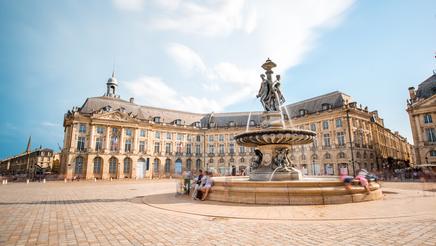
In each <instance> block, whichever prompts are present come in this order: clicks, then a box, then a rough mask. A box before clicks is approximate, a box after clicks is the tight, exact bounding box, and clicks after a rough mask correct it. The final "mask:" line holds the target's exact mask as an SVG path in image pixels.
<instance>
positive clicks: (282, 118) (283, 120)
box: [274, 91, 286, 128]
mask: <svg viewBox="0 0 436 246" xmlns="http://www.w3.org/2000/svg"><path fill="white" fill-rule="evenodd" d="M274 94H276V99H277V102H278V104H279V109H280V119H281V120H282V125H283V128H286V125H285V117H283V111H282V105H281V104H280V98H279V94H277V91H274Z"/></svg>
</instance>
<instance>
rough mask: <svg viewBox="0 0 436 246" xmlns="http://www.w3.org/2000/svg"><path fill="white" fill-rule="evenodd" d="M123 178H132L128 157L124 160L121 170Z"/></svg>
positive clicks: (130, 162) (130, 160)
mask: <svg viewBox="0 0 436 246" xmlns="http://www.w3.org/2000/svg"><path fill="white" fill-rule="evenodd" d="M123 173H124V178H131V177H132V159H130V158H129V157H126V158H124V168H123Z"/></svg>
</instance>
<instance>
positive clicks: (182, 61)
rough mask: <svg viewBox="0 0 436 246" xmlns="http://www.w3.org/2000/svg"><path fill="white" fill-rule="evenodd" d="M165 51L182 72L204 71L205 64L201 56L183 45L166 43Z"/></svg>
mask: <svg viewBox="0 0 436 246" xmlns="http://www.w3.org/2000/svg"><path fill="white" fill-rule="evenodd" d="M167 52H168V54H169V55H170V56H171V57H172V59H173V60H174V61H175V62H176V63H177V64H178V65H179V66H180V67H181V68H182V71H184V72H192V71H193V70H198V71H200V72H205V71H206V65H205V64H204V62H203V60H202V59H201V57H200V56H199V55H198V54H197V53H196V52H195V51H194V50H192V49H191V48H189V47H187V46H185V45H182V44H178V43H172V44H170V45H168V47H167Z"/></svg>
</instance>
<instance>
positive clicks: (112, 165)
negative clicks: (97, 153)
mask: <svg viewBox="0 0 436 246" xmlns="http://www.w3.org/2000/svg"><path fill="white" fill-rule="evenodd" d="M117 165H118V160H117V158H115V157H111V158H110V159H109V177H110V178H115V179H116V178H117V169H118V168H117Z"/></svg>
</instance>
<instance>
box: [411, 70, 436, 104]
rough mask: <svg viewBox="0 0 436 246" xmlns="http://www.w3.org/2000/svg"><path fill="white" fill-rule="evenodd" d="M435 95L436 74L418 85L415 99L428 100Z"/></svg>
mask: <svg viewBox="0 0 436 246" xmlns="http://www.w3.org/2000/svg"><path fill="white" fill-rule="evenodd" d="M434 94H436V73H435V74H433V75H432V76H430V77H429V78H428V79H426V80H424V81H423V82H422V83H421V84H419V85H418V90H417V91H416V97H417V98H423V99H426V98H429V97H431V96H433V95H434Z"/></svg>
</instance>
